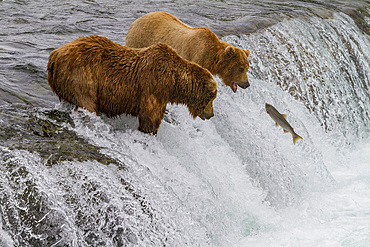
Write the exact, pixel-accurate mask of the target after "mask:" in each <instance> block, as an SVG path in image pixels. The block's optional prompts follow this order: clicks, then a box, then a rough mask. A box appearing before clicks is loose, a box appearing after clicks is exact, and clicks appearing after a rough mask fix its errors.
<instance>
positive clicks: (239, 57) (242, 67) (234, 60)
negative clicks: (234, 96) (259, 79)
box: [218, 42, 250, 93]
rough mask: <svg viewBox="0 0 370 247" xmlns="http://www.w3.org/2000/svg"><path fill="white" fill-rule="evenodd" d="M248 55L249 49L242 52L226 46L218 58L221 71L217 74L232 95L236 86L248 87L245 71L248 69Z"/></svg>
mask: <svg viewBox="0 0 370 247" xmlns="http://www.w3.org/2000/svg"><path fill="white" fill-rule="evenodd" d="M225 43H226V42H225ZM226 44H227V43H226ZM249 54H250V50H249V49H248V50H243V49H239V48H236V47H234V46H231V45H227V46H226V48H225V49H224V50H223V51H222V54H221V57H220V58H219V59H220V62H221V71H219V73H218V74H219V76H220V77H221V79H222V81H223V82H224V84H225V85H226V86H229V87H230V88H231V90H233V92H234V93H235V92H236V90H237V88H238V86H239V87H241V88H243V89H246V88H247V87H249V85H250V84H249V81H248V76H247V71H248V69H249V61H248V57H249Z"/></svg>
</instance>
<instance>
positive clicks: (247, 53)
mask: <svg viewBox="0 0 370 247" xmlns="http://www.w3.org/2000/svg"><path fill="white" fill-rule="evenodd" d="M243 51H244V52H245V54H246V55H247V57H249V54H251V51H250V50H249V49H247V50H243Z"/></svg>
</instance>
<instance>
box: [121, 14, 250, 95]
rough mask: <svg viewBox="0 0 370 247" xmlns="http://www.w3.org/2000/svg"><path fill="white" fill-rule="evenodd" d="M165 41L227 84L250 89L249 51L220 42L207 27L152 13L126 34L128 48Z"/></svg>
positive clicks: (132, 25) (143, 17)
mask: <svg viewBox="0 0 370 247" xmlns="http://www.w3.org/2000/svg"><path fill="white" fill-rule="evenodd" d="M158 42H163V43H165V44H168V45H170V46H171V47H172V48H174V49H175V50H176V51H177V52H178V54H180V56H182V57H183V58H185V59H187V60H189V61H192V62H195V63H197V64H199V65H200V66H202V67H203V68H206V69H208V70H209V71H210V72H211V73H212V74H213V75H218V76H219V77H220V78H221V79H222V81H223V82H224V84H225V85H227V86H230V87H231V84H232V83H233V82H235V83H237V84H238V85H239V86H241V87H243V88H246V87H248V86H249V83H248V77H247V71H248V69H249V61H248V56H249V54H250V50H242V49H239V48H236V47H234V46H232V45H230V44H228V43H227V42H224V41H220V40H219V39H218V37H217V36H216V34H214V33H213V32H212V31H211V30H210V29H209V28H207V27H196V28H192V27H190V26H188V25H186V24H185V23H183V22H181V21H180V20H179V19H178V18H176V17H175V16H173V15H171V14H169V13H166V12H152V13H149V14H146V15H144V16H142V17H140V18H139V19H137V20H136V21H134V22H133V23H132V24H131V26H130V28H129V30H128V32H127V35H126V44H125V45H126V46H128V47H133V48H143V47H148V46H150V45H153V44H156V43H158Z"/></svg>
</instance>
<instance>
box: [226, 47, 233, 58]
mask: <svg viewBox="0 0 370 247" xmlns="http://www.w3.org/2000/svg"><path fill="white" fill-rule="evenodd" d="M225 53H226V55H227V56H232V55H234V53H235V48H234V47H233V46H228V47H226V48H225Z"/></svg>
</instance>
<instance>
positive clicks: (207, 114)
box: [188, 73, 217, 120]
mask: <svg viewBox="0 0 370 247" xmlns="http://www.w3.org/2000/svg"><path fill="white" fill-rule="evenodd" d="M209 75H210V78H209V79H208V80H206V81H202V82H198V83H199V84H200V85H202V89H203V90H199V91H198V92H201V93H200V94H198V95H197V96H196V98H197V100H196V101H194V102H197V103H196V104H189V105H188V108H189V112H190V114H191V115H192V116H193V118H196V117H200V118H201V119H202V120H206V119H207V120H208V119H210V118H211V117H213V116H214V113H213V101H214V99H215V98H216V96H217V83H216V81H214V80H213V78H212V75H211V74H210V73H209Z"/></svg>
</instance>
